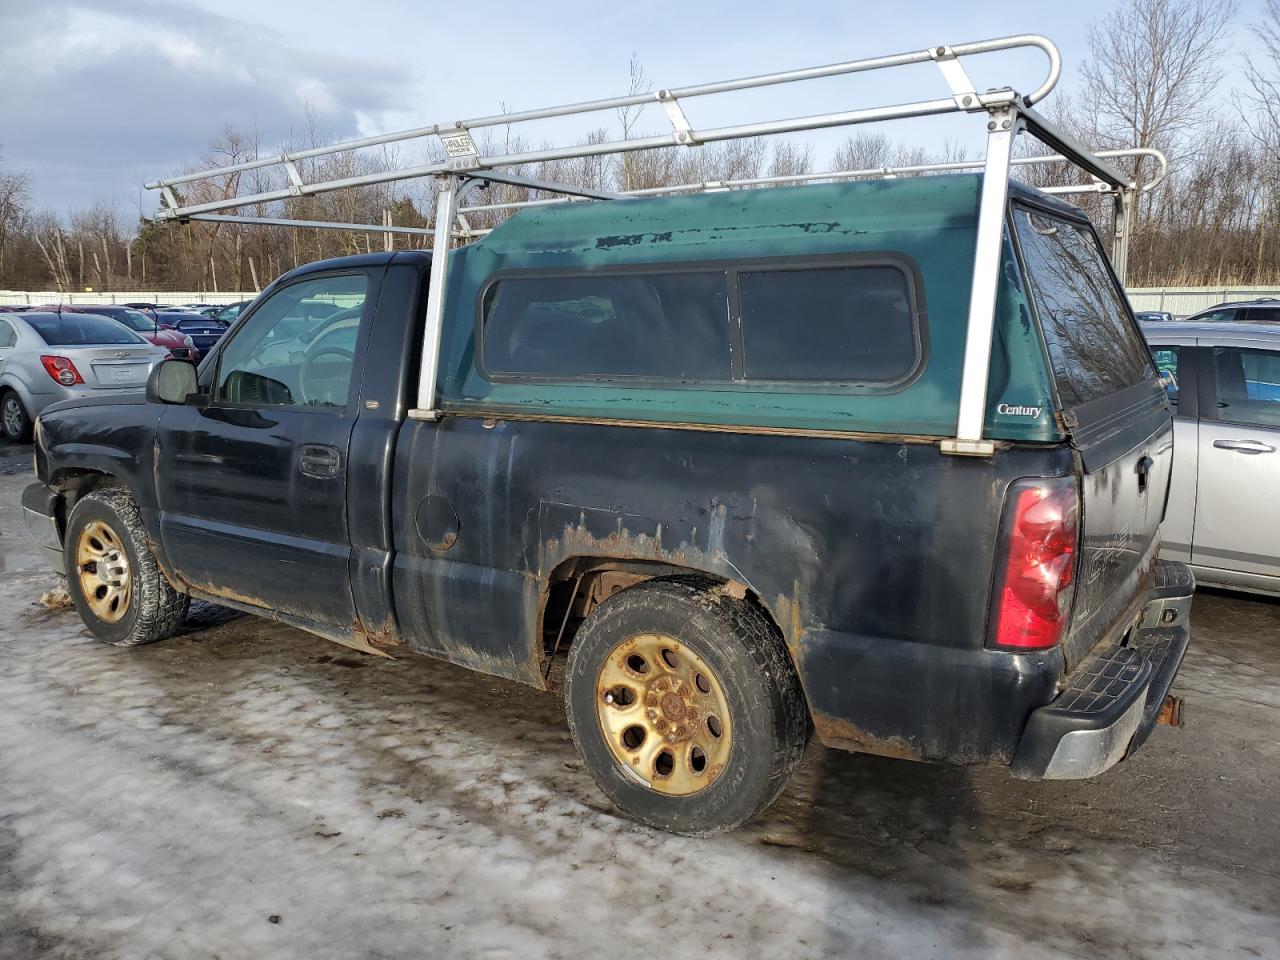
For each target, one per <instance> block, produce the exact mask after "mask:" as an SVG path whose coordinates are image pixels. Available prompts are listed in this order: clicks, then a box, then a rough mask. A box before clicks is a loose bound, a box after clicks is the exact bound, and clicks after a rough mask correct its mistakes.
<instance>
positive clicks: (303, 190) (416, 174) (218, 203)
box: [156, 91, 1014, 220]
mask: <svg viewBox="0 0 1280 960" xmlns="http://www.w3.org/2000/svg"><path fill="white" fill-rule="evenodd" d="M1013 96H1014V95H1013V93H1012V91H1010V92H1009V99H1010V100H1012V98H1013ZM960 110H961V108H960V107H958V106H957V105H956V104H955V102H954V101H952V100H923V101H919V102H916V103H907V104H897V105H894V106H889V107H869V108H865V109H862V110H849V111H844V112H841V113H825V114H817V115H814V116H809V117H799V118H796V119H792V120H772V121H763V122H759V123H750V124H741V125H737V126H732V127H717V128H713V129H710V130H700V131H698V132H697V139H698V141H699V142H702V143H711V142H717V141H721V140H738V139H743V138H746V137H755V136H764V135H767V134H774V133H795V132H800V131H806V130H821V129H825V128H827V127H839V126H852V125H855V124H860V123H875V122H877V121H881V120H896V119H902V118H908V117H925V116H937V115H939V114H944V113H956V112H960ZM674 146H680V142H679V141H678V139H677V135H676V134H674V133H671V134H662V135H659V136H652V137H637V138H636V139H634V140H610V141H607V142H604V143H593V144H579V145H577V146H572V147H557V148H550V149H545V150H530V151H526V152H524V153H510V154H503V155H500V156H496V157H480V158H477V159H476V160H475V161H473V162H472V164H471V165H470V166H468V167H467V168H466V169H458V168H457V166H456V165H455V162H453V161H441V162H439V163H432V164H427V165H425V166H421V167H412V168H410V169H407V170H387V171H380V172H378V173H367V174H361V175H359V176H354V177H344V178H342V179H340V180H327V181H324V182H322V183H308V184H303V185H302V186H301V187H292V188H286V189H279V190H268V191H265V192H263V193H256V194H249V195H246V196H236V197H227V198H223V199H219V200H210V201H207V202H205V203H197V204H191V205H189V206H180V207H176V208H161V209H160V210H159V211H158V212H157V213H156V219H158V220H181V219H186V218H188V217H190V216H191V215H192V214H195V213H213V212H216V211H218V210H231V209H234V208H236V207H244V206H249V205H251V204H258V203H271V202H274V201H276V200H285V199H288V198H289V197H296V196H310V195H313V194H317V193H328V192H331V191H334V190H344V189H347V188H350V187H367V186H373V185H375V184H380V183H391V182H393V181H398V180H411V179H417V178H420V177H428V176H433V175H435V174H440V173H473V174H476V175H478V174H479V173H481V172H482V171H483V170H484V169H485V168H488V167H506V166H519V165H521V164H526V163H543V162H547V161H551V160H576V159H580V158H583V157H594V156H602V155H606V154H613V153H631V152H635V151H639V150H654V149H657V148H659V147H674Z"/></svg>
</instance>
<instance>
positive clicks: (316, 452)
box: [298, 443, 342, 480]
mask: <svg viewBox="0 0 1280 960" xmlns="http://www.w3.org/2000/svg"><path fill="white" fill-rule="evenodd" d="M298 469H299V470H300V471H301V472H302V473H303V474H304V475H305V476H308V477H315V478H316V479H318V480H332V479H333V478H334V477H336V476H337V475H338V471H339V470H341V469H342V454H341V453H339V452H338V448H337V447H331V446H329V445H328V444H324V443H306V444H303V445H302V447H301V448H300V449H299V450H298Z"/></svg>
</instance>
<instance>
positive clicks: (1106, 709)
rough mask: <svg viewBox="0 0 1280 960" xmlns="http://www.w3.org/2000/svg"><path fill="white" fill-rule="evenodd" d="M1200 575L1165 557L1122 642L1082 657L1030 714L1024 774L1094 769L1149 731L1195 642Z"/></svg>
mask: <svg viewBox="0 0 1280 960" xmlns="http://www.w3.org/2000/svg"><path fill="white" fill-rule="evenodd" d="M1194 591H1195V578H1194V577H1193V576H1192V575H1191V571H1190V570H1189V569H1187V567H1186V565H1185V564H1182V563H1176V562H1174V561H1169V560H1161V561H1159V563H1158V564H1157V567H1156V587H1155V589H1154V591H1153V593H1152V596H1151V599H1150V600H1149V601H1148V602H1147V605H1146V607H1145V608H1144V609H1143V613H1142V618H1141V620H1140V621H1139V623H1138V624H1137V626H1135V627H1134V628H1133V630H1131V631H1130V632H1129V635H1128V636H1127V637H1126V638H1125V639H1124V641H1122V643H1120V644H1115V645H1113V646H1110V647H1107V648H1105V649H1103V650H1101V651H1100V652H1098V653H1096V654H1094V655H1093V656H1092V657H1090V658H1089V659H1088V660H1086V661H1085V662H1084V663H1082V664H1080V665H1079V666H1078V667H1077V668H1076V669H1075V670H1074V671H1072V673H1071V674H1070V676H1069V677H1068V678H1067V679H1068V682H1069V685H1068V686H1067V687H1066V689H1064V690H1063V691H1062V692H1061V693H1060V694H1059V695H1058V696H1057V698H1056V699H1054V700H1053V702H1051V703H1049V704H1047V705H1045V706H1043V707H1041V708H1040V709H1038V710H1036V711H1034V712H1033V713H1032V714H1031V718H1030V719H1029V720H1028V722H1027V727H1026V730H1025V732H1024V733H1023V735H1022V740H1021V742H1020V743H1019V744H1018V751H1017V753H1016V754H1015V755H1014V758H1013V763H1012V765H1011V772H1012V773H1013V775H1014V776H1015V777H1019V778H1021V779H1024V780H1080V779H1085V778H1087V777H1094V776H1097V775H1098V774H1100V773H1102V772H1103V771H1104V770H1107V769H1109V768H1110V767H1112V766H1114V765H1115V764H1116V763H1118V762H1119V761H1121V760H1123V759H1124V758H1125V757H1126V756H1128V755H1129V754H1130V753H1132V752H1133V751H1134V750H1136V749H1137V748H1138V747H1139V746H1141V745H1142V743H1143V742H1144V741H1145V740H1146V739H1147V737H1148V736H1150V734H1151V731H1152V729H1153V728H1154V727H1155V725H1156V723H1157V721H1158V719H1159V716H1160V709H1161V707H1162V706H1163V705H1164V700H1165V697H1166V695H1167V694H1168V693H1169V688H1170V686H1172V685H1173V679H1174V677H1176V676H1177V674H1178V668H1179V667H1181V666H1182V658H1183V657H1184V656H1185V655H1186V652H1187V646H1188V645H1189V644H1190V642H1191V629H1190V624H1189V618H1190V614H1191V596H1192V593H1193V592H1194Z"/></svg>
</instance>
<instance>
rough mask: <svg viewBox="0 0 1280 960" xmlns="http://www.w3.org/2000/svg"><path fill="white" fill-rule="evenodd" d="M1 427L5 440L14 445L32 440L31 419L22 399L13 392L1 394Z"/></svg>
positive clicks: (7, 391)
mask: <svg viewBox="0 0 1280 960" xmlns="http://www.w3.org/2000/svg"><path fill="white" fill-rule="evenodd" d="M0 427H3V429H4V435H5V439H7V440H11V441H13V442H14V443H26V442H28V441H29V440H30V439H31V418H30V417H29V416H27V409H26V407H24V406H23V405H22V398H21V397H19V396H18V394H17V393H15V392H14V391H13V390H6V391H4V393H2V394H0Z"/></svg>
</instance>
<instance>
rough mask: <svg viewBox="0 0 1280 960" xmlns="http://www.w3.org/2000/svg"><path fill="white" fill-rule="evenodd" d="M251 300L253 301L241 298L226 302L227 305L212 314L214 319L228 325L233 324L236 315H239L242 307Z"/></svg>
mask: <svg viewBox="0 0 1280 960" xmlns="http://www.w3.org/2000/svg"><path fill="white" fill-rule="evenodd" d="M252 302H253V301H251V300H242V301H238V302H236V303H228V305H227V306H225V307H223V308H221V310H219V311H218V312H216V314H214V319H215V320H220V321H221V323H224V324H228V325H230V324H233V323H234V321H236V317H238V316H239V315H241V312H242V311H243V310H244V307H247V306H248V305H250V303H252Z"/></svg>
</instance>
